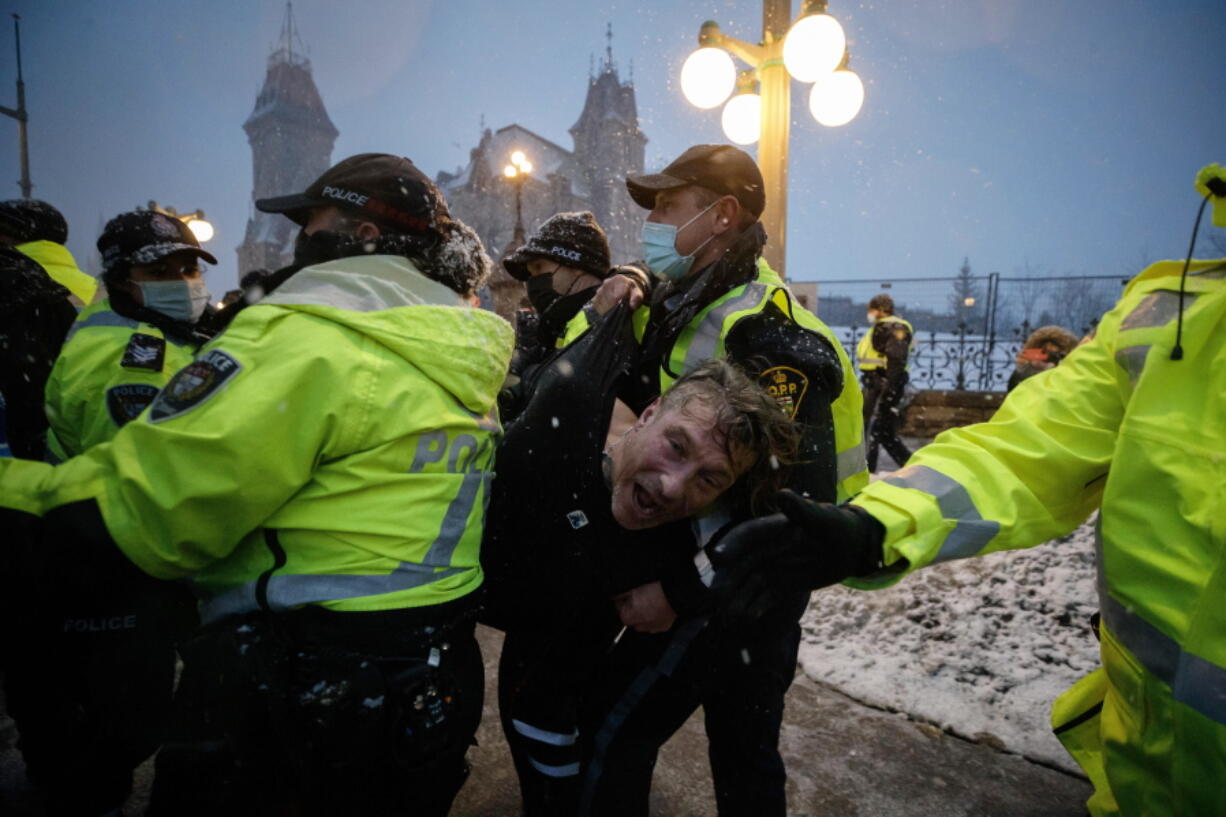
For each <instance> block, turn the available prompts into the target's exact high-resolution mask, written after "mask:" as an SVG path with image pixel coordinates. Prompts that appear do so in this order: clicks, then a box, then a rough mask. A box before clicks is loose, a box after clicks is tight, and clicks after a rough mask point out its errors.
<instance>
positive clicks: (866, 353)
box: [856, 315, 915, 372]
mask: <svg viewBox="0 0 1226 817" xmlns="http://www.w3.org/2000/svg"><path fill="white" fill-rule="evenodd" d="M881 323H901V324H902V325H903V326H905V327H907V332H908V333H909V334H910V336H911V352H914V351H915V330H914V329H913V328H912V327H911V324H910V323H908V322H907V321H905V320H903V319H902V318H900V317H898V316H897V315H886V316H884V317H881V318H878V319H877V323H876V324H873V325H872V326H870V327H869V328H868V331H867V332H865V333H864V337H862V338H860V342H859V343H857V344H856V364H857V365H858V366H859V367H860V371H862V372H871V371H873V370H875V369H882V368H885V356H884V355H883V354H881V353H880V352H878V351H877V350H876V349H875V348H874V347H873V329H874V328H876V326H877V324H881ZM907 368H908V369H910V368H911V362H910V357H909V356H908V361H907Z"/></svg>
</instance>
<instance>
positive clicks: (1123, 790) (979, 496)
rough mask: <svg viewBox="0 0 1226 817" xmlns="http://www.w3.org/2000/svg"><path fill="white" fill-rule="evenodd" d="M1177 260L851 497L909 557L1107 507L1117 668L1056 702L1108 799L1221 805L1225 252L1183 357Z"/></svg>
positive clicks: (936, 557) (1101, 576)
mask: <svg viewBox="0 0 1226 817" xmlns="http://www.w3.org/2000/svg"><path fill="white" fill-rule="evenodd" d="M1181 269H1182V264H1181V263H1180V262H1175V261H1164V262H1159V263H1157V264H1154V265H1152V266H1150V267H1149V268H1147V269H1146V270H1145V271H1144V272H1142V273H1141V274H1140V275H1139V276H1138V277H1137V278H1136V279H1134V280H1133V281H1132V283H1131V284H1129V286H1128V288H1127V290H1126V291H1125V294H1124V297H1123V298H1122V299H1121V300H1120V302H1119V303H1118V304H1117V305H1116V307H1115V308H1114V309H1113V310H1112V311H1111V312H1109V313H1107V315H1105V316H1104V317H1103V319H1102V322H1101V323H1100V324H1099V326H1098V331H1097V334H1096V336H1095V338H1094V339H1093V340H1092V341H1091V342H1090V343H1088V344H1086V345H1085V346H1082V347H1080V348H1078V349H1077V350H1076V351H1074V352H1073V353H1072V354H1071V355H1069V357H1068V358H1066V359H1065V360H1064V362H1063V363H1061V365H1060V366H1058V367H1056V368H1055V369H1053V370H1051V371H1049V372H1046V373H1045V374H1044V375H1043V376H1042V377H1034V378H1031V379H1029V380H1026V381H1024V382H1023V383H1022V384H1021V385H1019V386H1018V387H1017V389H1015V390H1014V391H1013V392H1012V393H1011V394H1010V395H1009V397H1008V399H1006V400H1005V403H1004V405H1002V406H1001V408H1000V410H999V411H998V412H997V413H996V416H995V417H993V419H992V420H991V421H990V422H987V423H982V424H979V425H975V426H969V427H966V428H959V429H954V430H951V431H947V432H946V433H944V434H942V435H941V436H939V437H938V438H937V439H936V441H934V442H933V443H932V444H931V445H930V446H928V447H927V448H925V449H924V450H923V451H921V452H919V453H917V454H916V455H915V457H914V458H913V459H912V461H911V464H909V465H908V466H907V467H906V468H904V469H902V470H901V471H899V472H897V473H895V474H894V475H892V476H890V477H887V478H886V479H884V480H881V481H879V482H875V483H873V484H872V485H870V486H869V487H868V488H866V489H865V490H864V492H863V493H861V494H860V496H859V497H858V498H856V499H855V500H854V503H855V504H857V505H859V506H861V507H863V508H864V509H865V510H867V511H868V512H869V513H871V514H872V515H873V516H874V517H876V518H877V519H878V520H880V521H881V522H882V524H884V525H885V527H886V529H887V531H888V533H887V536H886V540H885V562H886V564H887V565H888V564H890V563H892V562H895V561H897V560H898V559H899V558H900V557H905V558H906V559H907V560H909V562H910V567H909V569H910V570H915V569H917V568H920V567H923V566H924V565H927V564H932V563H935V562H941V561H947V560H949V559H957V558H962V557H966V556H975V555H978V554H982V553H989V552H992V551H996V550H1002V549H1006V548H1018V547H1027V546H1030V545H1034V544H1038V543H1040V542H1044V541H1047V540H1048V539H1051V538H1053V537H1056V536H1061V535H1064V534H1067V533H1068V532H1069V531H1071V530H1073V529H1074V528H1075V527H1076V526H1077V525H1078V524H1080V523H1081V522H1082V521H1084V520H1085V519H1086V517H1087V516H1089V514H1090V513H1091V512H1092V511H1094V510H1095V509H1096V508H1101V513H1100V516H1099V521H1098V537H1097V539H1098V541H1097V548H1098V592H1099V604H1100V605H1101V611H1102V626H1101V637H1102V647H1101V651H1102V662H1103V669H1104V670H1105V672H1104V673H1103V675H1104V676H1105V682H1102V680H1103V679H1102V678H1101V677H1100V679H1099V680H1098V681H1093V682H1091V681H1087V682H1085V683H1080V684H1078V685H1077V686H1075V687H1074V688H1073V689H1072V690H1070V692H1069V693H1066V696H1065V697H1064V698H1062V699H1061V700H1060V702H1059V703H1058V705H1057V711H1056V716H1057V718H1058V719H1059V722H1058V723H1056V727H1057V731H1058V732H1059V733H1061V734H1062V735H1064V736H1066V737H1067V738H1068V739H1069V740H1068V741H1067V742H1066V745H1069V746H1070V748H1071V749H1072V750H1073V754H1074V756H1075V757H1076V758H1077V759H1078V760H1079V761H1081V762H1083V763H1085V764H1089V765H1088V768H1087V773H1088V774H1089V775H1090V778H1091V780H1093V781H1095V782H1096V784H1097V791H1096V793H1095V796H1094V798H1093V799H1091V801H1090V802H1089V804H1088V805H1089V808H1090V810H1091V812H1092V813H1093V814H1095V815H1108V814H1123V815H1138V816H1139V815H1146V817H1164V816H1165V815H1200V814H1226V788H1224V787H1223V786H1222V769H1223V768H1226V603H1223V598H1224V593H1226V527H1223V521H1222V520H1223V517H1222V513H1221V509H1222V508H1223V507H1226V262H1223V261H1198V262H1193V263H1192V266H1191V267H1190V270H1189V275H1188V278H1187V292H1186V294H1185V295H1184V296H1183V299H1182V301H1183V304H1182V308H1183V351H1184V356H1183V359H1182V360H1178V361H1175V360H1171V359H1170V357H1171V349H1172V347H1173V345H1174V343H1175V333H1176V322H1177V319H1178V316H1179V312H1180V295H1179V273H1180V271H1181ZM883 581H884V579H883ZM849 584H854V585H857V586H861V587H871V586H875V583H874V582H873V581H867V580H852V581H849ZM1099 705H1101V710H1099V711H1098V714H1097V715H1096V714H1095V711H1096V708H1097V707H1098V706H1099ZM1090 721H1096V725H1095V726H1094V727H1092V728H1090V729H1087V728H1086V726H1087V723H1088V722H1090Z"/></svg>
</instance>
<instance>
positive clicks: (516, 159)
mask: <svg viewBox="0 0 1226 817" xmlns="http://www.w3.org/2000/svg"><path fill="white" fill-rule="evenodd" d="M527 158H528V157H527V156H524V152H523V151H522V150H517V151H515V152H514V153H512V154H511V164H515V165H522V164H523V163H524V162H525V161H526V160H527Z"/></svg>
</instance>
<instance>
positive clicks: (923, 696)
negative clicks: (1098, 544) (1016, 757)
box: [800, 520, 1099, 770]
mask: <svg viewBox="0 0 1226 817" xmlns="http://www.w3.org/2000/svg"><path fill="white" fill-rule="evenodd" d="M1091 522H1092V520H1091ZM1091 522H1087V523H1086V524H1085V525H1083V526H1082V527H1080V528H1078V529H1077V530H1076V531H1074V532H1073V533H1072V534H1071V535H1070V536H1066V537H1064V538H1062V539H1057V540H1054V541H1052V542H1049V543H1047V544H1046V545H1043V546H1041V547H1037V548H1031V549H1029V550H1024V551H1010V552H1006V553H996V554H991V555H989V556H984V557H981V558H976V559H964V560H960V561H956V562H950V563H946V564H942V565H937V566H934V567H929V568H926V569H924V570H921V571H919V572H917V573H915V574H912V575H911V576H909V577H907V578H905V579H903V580H902V581H901V582H899V583H898V584H896V585H895V586H894V587H891V588H888V589H886V590H877V591H871V592H866V591H856V590H851V589H849V588H846V587H841V586H840V587H831V588H827V589H826V590H821V591H818V592H817V593H814V594H813V600H812V602H811V603H810V605H809V610H808V612H807V613H806V614H805V617H804V619H803V620H802V622H801V623H802V627H803V631H804V636H803V642H802V644H801V651H800V663H801V665H802V666H803V668H804V671H805V673H806V674H807V675H808V676H809V677H810V678H812V679H814V680H816V681H820V682H822V683H825V684H828V685H830V686H833V687H835V688H837V689H838V690H840V691H841V692H843V693H844V694H846V695H849V696H851V697H853V698H856V699H857V700H861V701H864V702H865V703H868V704H870V705H872V706H877V707H882V708H886V709H891V710H896V711H899V712H904V713H907V714H908V715H910V716H912V717H915V718H917V719H921V720H926V721H931V722H932V723H935V724H937V725H939V726H940V727H942V728H943V729H947V730H949V731H951V732H953V733H955V734H958V735H961V736H963V737H967V738H973V739H976V740H979V741H981V742H984V743H990V744H992V745H995V746H997V747H998V748H1004V749H1006V750H1008V751H1010V752H1015V753H1018V754H1021V755H1024V756H1026V757H1029V758H1033V759H1036V760H1041V761H1044V762H1047V763H1051V764H1055V765H1059V766H1061V767H1063V768H1067V769H1071V770H1076V768H1077V767H1076V765H1075V764H1074V763H1073V761H1072V760H1071V759H1070V758H1069V757H1068V755H1067V754H1066V753H1065V751H1064V749H1063V747H1062V746H1061V745H1060V742H1059V741H1058V740H1056V738H1055V736H1054V735H1052V733H1051V729H1050V720H1049V719H1050V711H1051V702H1052V701H1053V700H1054V699H1055V698H1056V697H1057V696H1058V695H1059V694H1060V693H1061V692H1063V691H1064V690H1065V689H1067V688H1068V687H1069V686H1070V685H1071V684H1072V683H1073V682H1074V681H1076V680H1077V679H1078V678H1080V677H1081V676H1083V675H1086V674H1087V673H1089V672H1091V671H1092V670H1094V669H1095V668H1096V667H1097V666H1098V664H1099V661H1098V645H1097V642H1096V641H1095V639H1094V636H1093V634H1092V632H1091V630H1090V625H1089V620H1090V616H1091V614H1092V613H1094V612H1095V611H1096V610H1097V609H1098V603H1097V597H1096V595H1095V589H1094V544H1093V543H1094V535H1093V529H1092V526H1091Z"/></svg>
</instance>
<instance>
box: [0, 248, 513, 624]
mask: <svg viewBox="0 0 1226 817" xmlns="http://www.w3.org/2000/svg"><path fill="white" fill-rule="evenodd" d="M466 304H467V302H466V300H465V299H464V298H462V297H461V296H459V295H457V294H456V293H454V292H453V291H451V290H450V289H448V288H447V287H445V286H443V285H442V284H439V283H437V282H435V281H432V280H430V279H428V278H427V277H425V276H424V275H423V274H421V273H420V272H418V271H417V270H416V268H415V267H414V266H413V265H412V264H411V263H410V262H409V261H407V260H406V259H404V258H401V257H398V256H390V255H371V256H363V257H358V258H345V259H340V260H337V261H332V262H329V263H326V264H320V265H317V266H314V267H307V268H306V269H303V270H302V271H300V272H298V273H297V274H296V275H294V276H293V277H292V278H290V279H289V280H288V281H287V282H286V283H285V284H283V285H282V286H281V287H280V288H278V289H277V290H276V291H275V292H274V293H272V294H271V295H269V296H268V297H266V298H265V299H263V300H262V301H261V302H260V303H258V304H255V305H253V306H251V307H249V308H247V309H245V310H243V311H242V312H241V313H240V314H239V315H238V317H237V318H235V320H234V323H232V324H231V325H230V327H229V328H228V329H227V330H226V332H225V334H224V335H222V336H220V337H218V338H216V339H215V340H213V341H212V342H210V343H209V344H207V345H205V346H204V347H203V348H202V349H201V351H200V354H199V355H198V356H197V358H196V360H195V361H193V362H192V363H191V364H189V365H188V366H187V367H186V368H185V369H183V370H182V371H180V372H179V373H178V374H176V375H175V376H174V377H172V378H171V381H170V382H169V383H168V384H167V386H166V388H164V389H163V390H162V392H161V394H160V395H159V397H158V399H157V400H155V401H154V404H153V405H152V406H151V407H150V409H149V410H148V411H147V412H146V413H145V414H144V416H143V417H142V418H141V419H140V420H139V421H137V422H134V423H129V424H128V425H126V426H125V427H124V428H122V429H121V430H120V431H119V432H118V433H117V434H116V435H115V438H114V439H113V440H112V441H111V442H109V443H103V444H101V445H98V446H95V447H94V448H92V449H90V450H89V451H87V452H85V453H84V454H82V455H81V456H79V457H76V458H74V459H72V460H70V461H69V462H67V463H65V464H63V465H61V466H58V467H55V468H52V467H50V466H46V465H44V464H41V463H23V464H21V465H28V466H30V467H29V468H22V467H18V468H14V467H12V464H9V463H5V464H4V465H0V485H2V486H3V490H0V497H2V498H0V503H3V504H5V505H7V506H9V507H14V508H18V509H22V510H26V511H30V512H34V513H45V512H46V511H47V510H49V509H51V508H54V507H57V506H59V505H62V504H65V503H67V502H72V501H74V500H85V499H95V500H96V501H97V503H98V505H99V508H100V511H101V514H102V517H103V520H104V521H105V523H106V527H107V530H108V531H109V532H110V534H111V536H112V537H113V538H114V540H115V541H116V542H117V543H118V544H119V546H120V548H121V549H122V550H123V551H124V552H125V554H126V555H127V556H128V558H130V559H131V560H132V561H133V562H135V563H136V564H137V565H138V566H139V567H140V568H141V569H142V570H144V571H145V572H146V573H149V574H151V575H153V576H157V577H160V578H177V577H183V576H190V577H191V579H192V581H193V583H194V584H195V585H196V586H197V587H198V588H199V589H200V591H201V592H202V594H203V595H204V596H205V602H204V606H203V609H202V613H203V616H204V618H205V619H206V620H213V619H216V618H218V617H221V616H224V615H227V614H232V613H240V612H244V611H247V610H253V609H256V608H257V606H260V607H264V606H267V607H268V608H269V609H285V608H290V607H295V606H300V605H304V604H319V605H321V606H324V607H327V608H331V609H335V610H384V609H398V608H406V607H416V606H424V605H433V604H439V603H442V602H446V601H450V600H452V599H456V598H459V597H461V596H464V595H467V594H468V593H470V592H472V591H473V590H475V589H476V588H477V587H478V586H479V585H480V584H481V580H482V574H481V568H480V562H479V556H478V549H479V545H480V541H481V533H482V527H483V525H484V515H485V503H486V497H487V495H488V487H489V481H490V479H491V477H492V476H493V451H494V443H495V435H496V434H497V433H498V431H499V427H498V423H497V419H496V417H495V411H494V405H495V397H496V395H497V393H498V388H499V386H500V384H501V382H502V378H503V374H504V372H505V371H506V368H507V365H508V362H509V360H510V356H511V349H512V346H513V333H512V331H511V328H510V326H509V325H508V324H507V323H506V321H504V320H503V319H502V318H500V317H498V316H497V315H495V314H494V313H492V312H486V311H483V310H479V309H473V308H470V307H468V306H467V305H466ZM261 600H263V601H264V602H265V604H260V601H261Z"/></svg>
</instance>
